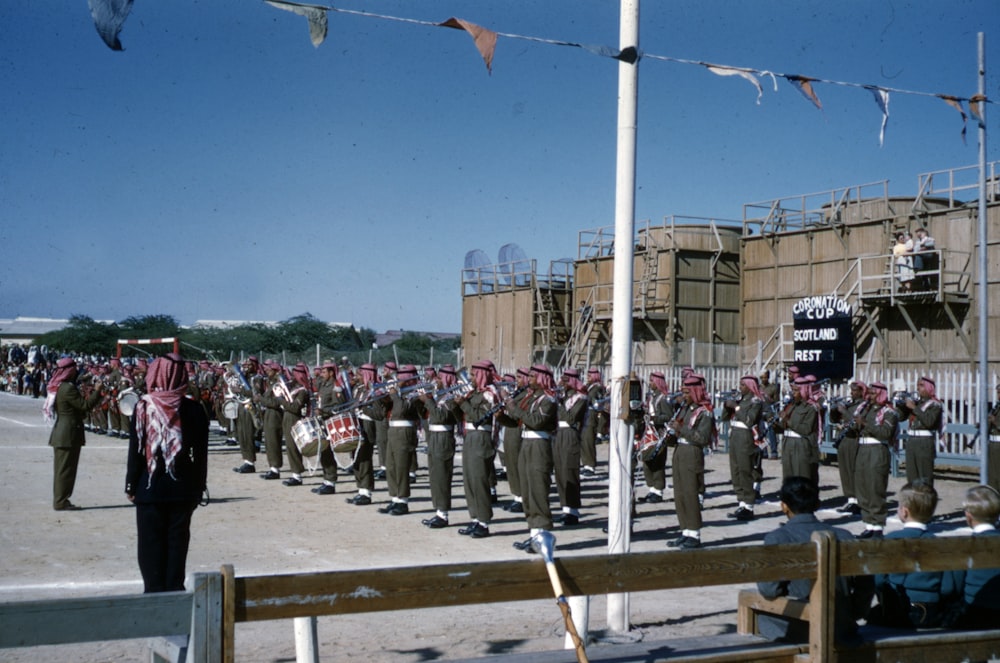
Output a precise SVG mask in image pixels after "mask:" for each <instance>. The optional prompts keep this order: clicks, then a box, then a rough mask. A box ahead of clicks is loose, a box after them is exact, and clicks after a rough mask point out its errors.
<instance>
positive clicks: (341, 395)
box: [312, 361, 349, 495]
mask: <svg viewBox="0 0 1000 663" xmlns="http://www.w3.org/2000/svg"><path fill="white" fill-rule="evenodd" d="M337 370H338V367H337V364H335V363H333V362H332V361H331V362H327V363H325V364H323V365H322V366H320V367H319V378H318V379H317V381H316V409H317V414H318V415H319V417H320V419H322V420H325V419H326V418H327V417H330V416H333V414H334V412H333V410H334V408H335V407H336V406H338V405H342V404H343V403H344V402H346V400H347V392H345V389H344V387H341V386H340V385H338V384H337ZM348 388H349V385H348ZM319 464H320V466H321V467H322V468H323V483H322V484H321V485H319V486H317V487H316V488H313V489H312V492H314V493H316V494H317V495H333V494H335V493H336V492H337V459H336V458H335V457H334V455H333V448H332V447H331V446H330V445H326V447H324V449H323V451H321V452H320V453H319Z"/></svg>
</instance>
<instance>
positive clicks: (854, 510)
mask: <svg viewBox="0 0 1000 663" xmlns="http://www.w3.org/2000/svg"><path fill="white" fill-rule="evenodd" d="M837 513H849V514H851V515H852V516H859V515H861V505H860V504H858V503H857V502H848V503H847V504H845V505H843V506H840V507H837Z"/></svg>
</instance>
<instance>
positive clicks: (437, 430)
mask: <svg viewBox="0 0 1000 663" xmlns="http://www.w3.org/2000/svg"><path fill="white" fill-rule="evenodd" d="M455 378H456V375H455V367H454V366H452V365H451V364H445V365H444V366H442V367H441V370H440V371H438V372H437V375H436V377H435V381H434V384H435V387H436V388H437V389H439V390H443V389H448V388H449V387H453V386H454V385H455ZM420 399H421V400H422V401H423V402H424V407H425V408H426V410H427V472H428V474H429V481H430V485H431V505H432V506H433V507H434V510H435V513H434V517H432V518H426V519H424V520H423V521H421V522H422V523H423V524H424V525H426V526H427V527H430V528H431V529H441V528H443V527H447V526H448V512H449V511H450V510H451V481H452V477H453V475H454V473H455V426H456V424H458V422H459V421H460V419H461V413H460V412H459V411H458V403H457V400H458V398H457V397H456V398H448V397H447V396H444V397H442V398H441V400H437V399H436V398H435V394H434V393H433V392H427V393H424V394H421V395H420Z"/></svg>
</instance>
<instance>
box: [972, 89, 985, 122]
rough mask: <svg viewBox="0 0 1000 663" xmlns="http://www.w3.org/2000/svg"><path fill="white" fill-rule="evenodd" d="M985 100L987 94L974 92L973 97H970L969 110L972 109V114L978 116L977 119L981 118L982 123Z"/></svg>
mask: <svg viewBox="0 0 1000 663" xmlns="http://www.w3.org/2000/svg"><path fill="white" fill-rule="evenodd" d="M984 101H986V95H985V94H974V95H972V96H971V97H969V110H970V111H972V114H973V115H975V116H976V119H977V120H979V123H980V124H982V122H983V107H982V103H983V102H984Z"/></svg>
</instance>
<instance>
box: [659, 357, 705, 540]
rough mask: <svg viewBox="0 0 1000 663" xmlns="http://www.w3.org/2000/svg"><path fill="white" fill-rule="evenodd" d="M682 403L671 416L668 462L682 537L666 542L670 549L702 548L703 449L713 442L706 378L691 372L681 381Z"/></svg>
mask: <svg viewBox="0 0 1000 663" xmlns="http://www.w3.org/2000/svg"><path fill="white" fill-rule="evenodd" d="M682 393H683V394H684V396H683V398H684V404H683V406H682V409H681V410H680V412H678V414H677V415H676V416H675V417H674V430H675V431H676V432H677V446H676V447H675V448H674V456H673V460H672V461H671V466H672V467H673V478H674V504H675V505H676V506H677V524H678V525H679V526H680V528H681V536H680V537H679V538H676V539H674V540H673V541H670V542H669V543H667V545H668V546H669V547H671V548H699V547H701V525H702V519H701V494H702V490H703V489H704V485H705V449H706V448H707V447H708V446H709V445H711V444H712V443H713V441H714V439H715V435H716V431H715V418H714V417H713V415H712V399H711V398H710V397H709V395H708V391H707V390H706V389H705V378H703V377H702V376H700V375H698V374H696V373H692V374H690V375H688V377H687V378H686V379H685V380H684V383H683V387H682Z"/></svg>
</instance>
